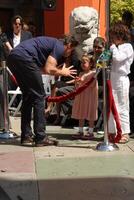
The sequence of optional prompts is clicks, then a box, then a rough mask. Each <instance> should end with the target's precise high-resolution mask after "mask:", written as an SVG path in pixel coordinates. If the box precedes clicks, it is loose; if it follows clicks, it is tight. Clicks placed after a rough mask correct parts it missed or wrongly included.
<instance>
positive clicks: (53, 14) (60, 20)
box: [44, 0, 64, 37]
mask: <svg viewBox="0 0 134 200" xmlns="http://www.w3.org/2000/svg"><path fill="white" fill-rule="evenodd" d="M63 34H64V0H57V3H56V10H54V11H48V10H44V35H46V36H51V37H61V35H63Z"/></svg>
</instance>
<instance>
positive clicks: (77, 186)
mask: <svg viewBox="0 0 134 200" xmlns="http://www.w3.org/2000/svg"><path fill="white" fill-rule="evenodd" d="M0 183H2V184H1V185H2V186H1V187H0V199H1V200H11V199H12V200H45V199H46V200H126V199H127V200H133V199H134V189H133V187H134V179H133V178H129V177H126V178H125V177H86V178H84V177H80V178H75V177H74V178H61V179H58V178H56V179H46V180H44V179H43V180H38V181H37V182H36V181H33V180H28V181H24V180H23V181H21V180H19V181H17V180H14V181H12V180H7V179H6V180H5V179H3V180H1V181H0ZM33 186H34V187H33ZM38 193H39V194H38Z"/></svg>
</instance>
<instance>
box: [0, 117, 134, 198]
mask: <svg viewBox="0 0 134 200" xmlns="http://www.w3.org/2000/svg"><path fill="white" fill-rule="evenodd" d="M11 125H12V129H11V130H12V131H14V132H16V133H17V134H18V135H19V134H20V128H19V127H20V118H13V117H11ZM47 133H48V135H49V136H53V137H56V138H58V139H59V146H58V147H54V146H53V147H50V146H49V147H40V148H37V147H36V148H35V147H22V146H20V138H17V139H8V140H7V139H5V140H3V139H1V140H0V144H1V145H0V200H126V199H127V200H134V139H131V140H130V142H129V143H127V144H124V145H118V147H119V150H118V151H113V152H100V151H96V146H97V144H98V143H100V142H102V141H101V138H100V137H101V136H98V135H96V139H95V140H94V141H81V140H77V141H74V140H71V134H73V133H74V129H65V128H61V127H59V126H47Z"/></svg>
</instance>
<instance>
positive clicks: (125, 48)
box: [110, 43, 134, 76]
mask: <svg viewBox="0 0 134 200" xmlns="http://www.w3.org/2000/svg"><path fill="white" fill-rule="evenodd" d="M110 50H111V51H112V66H111V72H114V73H118V75H119V74H120V75H122V76H127V75H128V74H129V73H130V65H131V64H132V62H133V59H134V51H133V47H132V45H131V44H130V43H124V44H120V45H119V46H118V47H117V46H116V45H115V44H113V45H111V47H110Z"/></svg>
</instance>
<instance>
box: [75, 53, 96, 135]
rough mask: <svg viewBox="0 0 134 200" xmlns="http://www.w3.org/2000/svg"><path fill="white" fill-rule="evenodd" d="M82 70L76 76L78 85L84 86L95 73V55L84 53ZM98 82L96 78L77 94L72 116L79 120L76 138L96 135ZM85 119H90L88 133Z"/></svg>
mask: <svg viewBox="0 0 134 200" xmlns="http://www.w3.org/2000/svg"><path fill="white" fill-rule="evenodd" d="M81 68H82V70H83V71H82V72H81V73H80V74H79V77H77V78H76V80H75V82H76V87H79V86H82V85H83V84H85V83H86V82H87V81H89V80H90V79H91V78H92V77H93V76H94V75H95V72H96V71H95V69H94V62H93V57H92V56H91V55H88V54H84V55H83V56H82V60H81ZM97 108H98V83H97V80H96V79H94V80H93V82H91V84H90V85H89V86H88V87H87V88H86V89H85V90H83V91H82V92H81V93H80V94H78V95H77V96H75V99H74V103H73V108H72V118H75V119H78V120H79V132H78V133H77V134H75V135H73V138H74V139H91V138H93V137H94V135H93V129H94V122H95V121H96V120H97V117H98V112H97ZM85 120H88V121H89V130H88V134H87V135H84V132H83V126H84V122H85Z"/></svg>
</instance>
